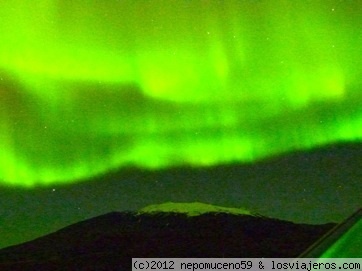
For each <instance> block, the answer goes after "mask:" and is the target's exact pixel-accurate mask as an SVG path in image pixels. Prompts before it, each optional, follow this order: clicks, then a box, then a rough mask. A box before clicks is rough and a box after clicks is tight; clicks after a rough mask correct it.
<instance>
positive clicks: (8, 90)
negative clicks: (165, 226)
mask: <svg viewBox="0 0 362 271" xmlns="http://www.w3.org/2000/svg"><path fill="white" fill-rule="evenodd" d="M361 14H362V4H361V3H360V1H357V0H356V1H353V0H351V1H347V0H346V1H343V0H338V1H337V0H323V1H322V0H320V1H319V0H314V1H305V0H300V1H299V0H297V1H287V0H285V1H284V0H278V1H262V0H259V1H258V0H241V1H239V0H238V1H216V0H215V1H206V0H205V1H182V0H178V1H172V0H171V1H170V0H167V1H166V0H165V1H161V0H152V1H141V0H140V1H115V0H109V1H86V0H74V1H71V2H69V1H59V0H38V1H35V2H34V1H23V0H8V1H3V2H2V3H1V4H0V39H1V42H0V247H4V246H6V245H10V244H14V243H18V242H22V241H25V240H29V239H32V238H35V237H37V236H40V235H43V234H45V233H49V232H52V231H54V230H57V229H59V228H61V227H64V226H66V225H68V224H70V223H74V222H77V221H79V220H82V219H85V218H89V217H92V216H95V215H99V214H102V213H106V212H109V211H115V210H116V211H122V210H136V209H139V208H142V207H144V206H145V205H148V204H153V203H161V202H164V201H181V202H182V201H185V202H186V201H200V202H206V203H214V204H218V205H226V206H228V207H243V208H246V209H250V210H254V209H255V210H260V211H262V212H264V213H265V214H270V215H274V216H276V217H280V218H285V219H290V220H293V221H297V222H305V223H324V222H329V220H340V219H342V217H341V213H343V210H348V211H346V216H348V215H349V212H350V211H351V210H350V209H352V207H357V206H356V205H357V204H356V203H357V202H358V200H357V199H358V198H359V197H360V196H361V194H362V193H361V191H362V188H361V185H360V183H361V182H360V181H361V180H360V179H356V176H357V177H358V176H359V177H361V174H360V172H354V173H356V174H355V175H353V174H352V175H353V178H352V177H351V178H350V179H348V178H347V180H348V181H344V180H343V179H341V178H340V176H338V173H335V176H337V177H335V178H329V179H328V178H324V179H323V178H319V179H318V180H316V179H315V180H313V178H312V177H311V176H312V175H308V174H306V176H307V177H308V176H309V177H311V178H310V179H308V180H307V179H303V180H301V179H298V180H293V179H291V178H288V177H286V178H283V177H282V176H281V175H280V176H279V175H278V178H274V179H273V178H272V179H273V183H265V182H262V181H261V179H258V178H259V177H260V178H261V175H260V174H261V173H258V174H256V175H255V176H257V177H258V178H249V179H248V180H246V179H247V178H246V177H245V179H244V178H236V177H235V176H234V175H235V174H236V173H235V174H234V175H233V174H228V170H229V171H230V170H231V169H230V168H228V167H225V168H224V170H225V174H224V178H223V176H221V175H220V174H217V176H213V175H212V174H211V173H210V172H213V171H207V173H205V172H206V171H205V172H204V171H203V170H204V169H213V168H218V169H219V167H220V166H226V165H238V164H240V165H245V163H248V164H249V165H253V164H256V163H258V162H260V161H262V160H263V159H272V158H273V157H276V156H280V155H282V154H286V153H292V152H295V151H303V150H312V149H314V148H318V147H320V146H323V145H326V144H328V145H331V144H335V143H338V142H344V143H346V142H347V143H356V144H357V143H358V142H361V139H362V92H361V86H362V69H361V63H362V57H361V52H362V20H361V17H360V16H361ZM343 155H346V153H344V154H343ZM347 156H348V153H347ZM354 157H357V158H358V157H359V156H358V155H355V156H354ZM350 162H351V161H348V163H350ZM353 163H354V162H353ZM361 164H362V163H361ZM346 167H347V162H346ZM130 168H133V169H136V168H137V169H138V171H137V170H130ZM197 168H200V171H193V170H191V169H197ZM241 168H242V169H243V167H241ZM361 168H362V166H361ZM187 169H188V170H190V172H189V173H188V171H187ZM257 169H258V167H256V168H254V170H257ZM262 169H263V170H264V168H262ZM332 169H333V167H331V170H332ZM250 170H251V169H250V167H248V169H247V170H246V169H245V171H248V174H249V175H250V174H251V173H250ZM301 170H303V169H301ZM333 170H336V169H335V168H334V169H333ZM185 171H186V172H185ZM347 171H348V170H347ZM116 172H117V173H116ZM162 172H163V173H162ZM203 172H204V175H203ZM217 172H219V171H217ZM237 173H238V174H241V175H242V174H244V173H245V172H244V173H243V172H237ZM245 174H246V173H245ZM309 174H311V173H309ZM231 175H233V176H231ZM246 175H247V174H246ZM246 175H245V176H246ZM249 175H248V176H249ZM301 175H302V173H301ZM352 175H351V176H352ZM243 176H244V175H243ZM255 176H254V177H255ZM249 177H250V176H249ZM332 180H333V182H332ZM326 182H330V183H326ZM270 187H272V188H270ZM269 189H271V191H273V193H275V194H272V195H268V191H270V190H269ZM292 191H303V192H301V193H300V198H298V197H296V196H295V195H294V194H293V195H294V196H293V197H294V198H293V199H291V198H288V197H284V195H286V194H291V193H292ZM321 195H325V197H322V196H321ZM336 195H337V196H336ZM339 196H340V198H338V197H339ZM316 197H317V198H316ZM350 200H351V201H350ZM321 201H323V202H324V205H323V206H322V207H320V206H319V207H318V206H316V205H318V204H319V203H320V202H321ZM341 204H342V205H341ZM343 204H345V206H344V205H343ZM242 205H243V206H242ZM245 205H247V206H245ZM268 206H269V209H268ZM328 206H330V207H329V208H330V209H328ZM338 206H339V207H338ZM337 207H338V208H339V209H338V211H335V209H336V208H337ZM318 208H322V209H323V211H321V210H320V209H318ZM276 209H277V210H276ZM327 209H328V210H327ZM334 211H335V212H337V215H334V213H333V212H334ZM352 211H353V210H352ZM264 213H263V214H264ZM4 236H5V237H4Z"/></svg>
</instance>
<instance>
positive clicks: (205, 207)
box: [138, 202, 251, 216]
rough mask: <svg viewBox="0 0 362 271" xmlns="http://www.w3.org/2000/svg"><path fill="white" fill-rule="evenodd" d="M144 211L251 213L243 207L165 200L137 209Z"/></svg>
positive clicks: (191, 213) (193, 214) (190, 214)
mask: <svg viewBox="0 0 362 271" xmlns="http://www.w3.org/2000/svg"><path fill="white" fill-rule="evenodd" d="M144 213H184V214H187V216H198V215H201V214H205V213H228V214H234V215H251V212H250V211H248V210H246V209H243V208H231V207H222V206H216V205H211V204H207V203H202V202H165V203H161V204H152V205H148V206H146V207H144V208H142V209H140V210H139V211H138V214H144Z"/></svg>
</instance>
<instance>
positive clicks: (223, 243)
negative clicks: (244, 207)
mask: <svg viewBox="0 0 362 271" xmlns="http://www.w3.org/2000/svg"><path fill="white" fill-rule="evenodd" d="M334 225H335V224H333V223H330V224H324V225H307V224H294V223H291V222H287V221H282V220H277V219H271V218H266V217H262V216H253V215H238V214H232V213H218V212H210V213H202V214H200V215H196V216H195V215H194V216H188V215H187V214H185V213H169V212H155V211H152V213H136V212H122V213H118V212H112V213H108V214H105V215H102V216H98V217H95V218H92V219H89V220H85V221H82V222H79V223H76V224H73V225H70V226H68V227H65V228H63V229H61V230H59V231H57V232H54V233H52V234H49V235H46V236H44V237H41V238H38V239H35V240H33V241H30V242H27V243H24V244H21V245H17V246H12V247H8V248H5V249H2V250H0V270H2V271H3V270H4V271H6V270H12V271H13V270H131V261H132V257H178V258H180V257H181V258H182V257H189V258H198V257H214V258H220V257H226V258H227V257H229V258H247V257H255V258H259V257H284V258H289V257H297V256H298V255H299V254H301V253H302V252H303V251H304V250H305V249H306V248H308V247H309V246H310V245H311V244H312V243H314V242H315V241H316V240H317V239H319V238H320V237H321V236H322V235H323V234H324V233H326V232H327V231H328V230H330V229H331V228H332V227H333V226H334Z"/></svg>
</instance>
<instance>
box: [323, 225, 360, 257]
mask: <svg viewBox="0 0 362 271" xmlns="http://www.w3.org/2000/svg"><path fill="white" fill-rule="evenodd" d="M361 229H362V219H360V220H359V221H358V222H357V223H356V224H355V225H353V227H352V228H351V229H350V230H349V231H348V232H346V233H345V234H344V235H342V236H341V238H339V239H338V240H337V241H336V242H335V243H334V244H333V245H332V246H331V247H330V248H328V250H326V251H325V252H324V253H323V254H322V255H321V256H320V258H359V257H360V256H361V243H362V236H361Z"/></svg>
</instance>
